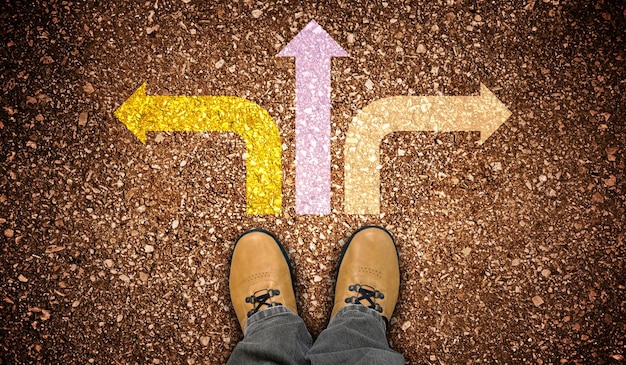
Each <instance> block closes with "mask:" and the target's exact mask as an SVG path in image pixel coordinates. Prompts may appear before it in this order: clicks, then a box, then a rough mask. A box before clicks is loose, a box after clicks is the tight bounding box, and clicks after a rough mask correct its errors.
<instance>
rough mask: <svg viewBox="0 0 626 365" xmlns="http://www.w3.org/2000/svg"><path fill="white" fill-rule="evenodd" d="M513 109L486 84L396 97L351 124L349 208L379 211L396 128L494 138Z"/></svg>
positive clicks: (347, 155)
mask: <svg viewBox="0 0 626 365" xmlns="http://www.w3.org/2000/svg"><path fill="white" fill-rule="evenodd" d="M510 115H511V112H510V111H509V110H508V109H507V108H506V106H505V105H504V104H502V103H501V102H500V100H498V98H497V97H496V96H495V95H494V94H493V93H492V92H491V91H490V90H489V89H488V88H487V87H486V86H485V85H483V84H480V95H479V96H392V97H389V98H383V99H379V100H376V101H374V102H372V103H371V104H369V105H367V106H366V107H365V108H363V110H361V111H360V112H359V113H358V114H357V115H356V116H355V117H354V118H353V119H352V122H351V123H350V126H349V127H348V132H347V134H346V142H345V145H344V166H345V167H344V169H345V174H344V184H345V185H344V188H345V213H348V214H379V211H380V168H381V166H380V143H381V141H382V139H383V138H384V137H385V136H386V135H387V134H389V133H392V132H418V131H435V132H453V131H480V143H482V142H484V141H485V140H487V138H489V137H490V136H491V135H492V134H493V133H494V132H495V131H496V129H498V128H499V127H500V125H502V124H503V123H504V122H505V121H506V120H507V119H508V118H509V116H510Z"/></svg>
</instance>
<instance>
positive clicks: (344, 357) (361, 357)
mask: <svg viewBox="0 0 626 365" xmlns="http://www.w3.org/2000/svg"><path fill="white" fill-rule="evenodd" d="M385 332H386V328H385V322H384V321H383V319H382V317H380V315H379V314H378V313H377V312H375V311H374V310H373V309H370V308H367V307H364V306H362V305H348V306H346V307H344V308H342V309H341V310H339V312H337V314H336V315H335V317H334V318H333V319H332V321H331V322H330V323H329V324H328V328H326V329H325V330H324V331H323V332H322V333H321V334H320V335H319V337H318V338H317V340H316V341H315V344H314V345H313V347H311V349H310V350H309V353H308V354H307V357H306V358H307V360H309V361H310V362H311V364H312V365H318V364H341V365H350V364H357V363H358V364H404V357H403V356H402V355H400V354H399V353H397V352H395V351H393V350H392V349H391V348H390V347H389V343H388V342H387V336H386V334H385Z"/></svg>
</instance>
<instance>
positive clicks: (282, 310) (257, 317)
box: [243, 305, 297, 336]
mask: <svg viewBox="0 0 626 365" xmlns="http://www.w3.org/2000/svg"><path fill="white" fill-rule="evenodd" d="M285 314H292V315H295V316H297V314H295V313H294V312H292V311H291V309H289V308H287V307H285V306H284V305H279V306H276V307H271V308H267V309H264V310H262V311H259V312H256V313H254V314H253V315H252V316H251V317H250V318H248V320H247V321H246V328H245V329H244V331H243V335H244V336H245V335H246V333H247V332H248V329H249V328H250V327H251V326H253V325H255V324H257V323H259V322H262V321H264V320H266V319H268V318H272V317H277V316H281V315H285Z"/></svg>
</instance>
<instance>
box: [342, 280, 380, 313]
mask: <svg viewBox="0 0 626 365" xmlns="http://www.w3.org/2000/svg"><path fill="white" fill-rule="evenodd" d="M348 289H349V290H350V291H353V292H356V293H357V296H352V297H348V298H346V303H352V304H361V305H364V306H366V307H368V308H372V309H373V310H375V311H377V312H378V313H382V312H383V308H382V307H381V306H380V304H378V303H376V299H383V298H384V297H385V296H384V295H383V293H381V292H380V291H378V290H376V289H374V288H373V287H371V286H368V285H361V284H354V285H350V286H349V287H348ZM361 301H366V302H365V303H362V302H361Z"/></svg>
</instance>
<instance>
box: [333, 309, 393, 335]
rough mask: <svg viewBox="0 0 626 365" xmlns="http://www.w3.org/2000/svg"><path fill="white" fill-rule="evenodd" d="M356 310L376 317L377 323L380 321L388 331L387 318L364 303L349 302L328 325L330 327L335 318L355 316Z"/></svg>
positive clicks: (384, 330) (383, 328)
mask: <svg viewBox="0 0 626 365" xmlns="http://www.w3.org/2000/svg"><path fill="white" fill-rule="evenodd" d="M355 312H359V313H365V314H367V315H369V316H371V317H373V318H374V319H376V323H378V324H379V325H380V326H381V328H382V330H383V332H387V325H386V324H385V320H384V319H383V317H382V316H381V315H380V314H379V313H378V312H376V311H375V310H373V309H372V308H369V307H366V306H364V305H361V304H348V305H346V306H345V307H343V308H341V309H340V310H339V311H338V312H337V313H336V314H335V316H334V317H333V319H332V320H331V321H330V323H329V324H328V326H329V327H330V325H331V324H332V323H333V322H334V321H335V319H337V318H338V317H343V316H348V317H350V316H353V315H355Z"/></svg>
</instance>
